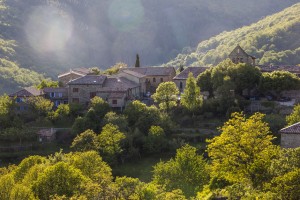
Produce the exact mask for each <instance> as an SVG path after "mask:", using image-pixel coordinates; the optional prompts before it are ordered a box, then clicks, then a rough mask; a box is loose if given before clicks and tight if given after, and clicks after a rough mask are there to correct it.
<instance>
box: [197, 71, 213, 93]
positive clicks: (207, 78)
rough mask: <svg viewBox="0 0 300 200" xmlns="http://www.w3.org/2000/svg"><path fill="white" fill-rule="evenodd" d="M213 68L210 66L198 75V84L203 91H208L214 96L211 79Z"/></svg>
mask: <svg viewBox="0 0 300 200" xmlns="http://www.w3.org/2000/svg"><path fill="white" fill-rule="evenodd" d="M211 73H212V68H208V69H207V70H205V71H204V72H202V73H201V74H199V75H198V77H197V85H198V86H199V87H200V88H201V90H203V91H208V92H209V96H211V97H212V96H213V84H212V80H211Z"/></svg>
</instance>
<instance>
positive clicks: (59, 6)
mask: <svg viewBox="0 0 300 200" xmlns="http://www.w3.org/2000/svg"><path fill="white" fill-rule="evenodd" d="M296 2H298V0H285V1H282V0H252V1H248V0H226V1H225V0H210V1H206V0H187V1H182V0H164V1H159V0H151V1H147V0H129V1H126V2H125V1H122V0H114V1H99V0H64V1H59V0H26V1H24V0H7V1H6V4H7V6H8V9H7V12H5V13H2V15H1V16H2V18H5V20H7V21H8V23H9V24H10V26H9V27H5V28H1V30H0V31H1V34H2V35H3V36H4V38H5V39H6V40H15V41H16V44H17V47H16V48H15V50H16V55H15V57H13V58H14V60H16V61H18V63H20V65H21V66H23V67H25V68H30V69H34V70H35V71H38V72H42V73H47V74H49V75H52V76H55V75H56V74H57V73H59V72H61V71H63V70H66V69H69V68H71V67H91V66H99V67H101V68H102V69H105V68H108V67H110V66H112V65H113V64H115V63H116V62H125V63H127V64H128V65H133V64H134V61H135V55H136V53H139V55H140V58H141V64H142V65H144V66H145V65H158V64H161V63H164V62H167V61H168V60H170V59H172V58H174V57H175V56H176V55H178V53H180V52H181V51H182V49H183V48H184V47H186V46H195V44H197V42H199V41H202V40H205V39H207V38H210V37H211V36H213V35H216V34H218V33H220V32H222V31H226V30H233V29H235V28H239V27H241V26H244V25H248V24H251V23H253V22H255V21H257V20H259V19H260V18H262V17H263V16H266V15H269V14H273V13H276V12H278V11H280V10H282V9H284V8H286V7H288V6H291V5H293V4H294V3H296ZM184 51H185V52H189V51H191V49H190V48H184Z"/></svg>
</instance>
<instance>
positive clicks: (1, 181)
mask: <svg viewBox="0 0 300 200" xmlns="http://www.w3.org/2000/svg"><path fill="white" fill-rule="evenodd" d="M14 185H15V181H14V179H13V176H12V175H11V174H6V175H4V176H1V177H0V199H9V198H10V193H11V191H12V189H13V187H14Z"/></svg>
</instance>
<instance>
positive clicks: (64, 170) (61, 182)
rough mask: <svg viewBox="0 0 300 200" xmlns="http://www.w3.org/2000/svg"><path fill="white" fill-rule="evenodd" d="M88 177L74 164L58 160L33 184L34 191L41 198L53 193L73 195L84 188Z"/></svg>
mask: <svg viewBox="0 0 300 200" xmlns="http://www.w3.org/2000/svg"><path fill="white" fill-rule="evenodd" d="M87 182H88V179H87V178H85V177H84V176H83V175H82V173H81V171H80V170H78V169H76V168H74V167H73V166H71V165H69V164H67V163H64V162H58V163H56V164H55V165H53V166H50V167H48V168H46V169H45V171H44V172H43V173H42V174H40V175H39V177H38V179H37V181H36V182H35V183H34V184H33V187H32V189H33V191H34V193H35V194H36V196H37V197H38V198H40V199H49V197H50V196H51V195H60V196H62V195H66V196H67V197H71V196H73V195H74V194H78V193H79V194H80V193H82V191H83V190H84V187H85V184H86V183H87Z"/></svg>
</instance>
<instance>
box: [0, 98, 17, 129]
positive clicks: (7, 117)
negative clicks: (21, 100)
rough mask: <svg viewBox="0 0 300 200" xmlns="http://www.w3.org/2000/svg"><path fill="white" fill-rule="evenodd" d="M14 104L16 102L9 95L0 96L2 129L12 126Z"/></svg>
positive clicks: (0, 124) (0, 126) (0, 125)
mask: <svg viewBox="0 0 300 200" xmlns="http://www.w3.org/2000/svg"><path fill="white" fill-rule="evenodd" d="M13 105H14V103H13V101H12V100H11V98H9V96H7V95H3V96H0V122H1V123H0V129H1V128H7V127H9V126H10V124H11V115H12V113H13V112H12V109H13Z"/></svg>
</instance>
